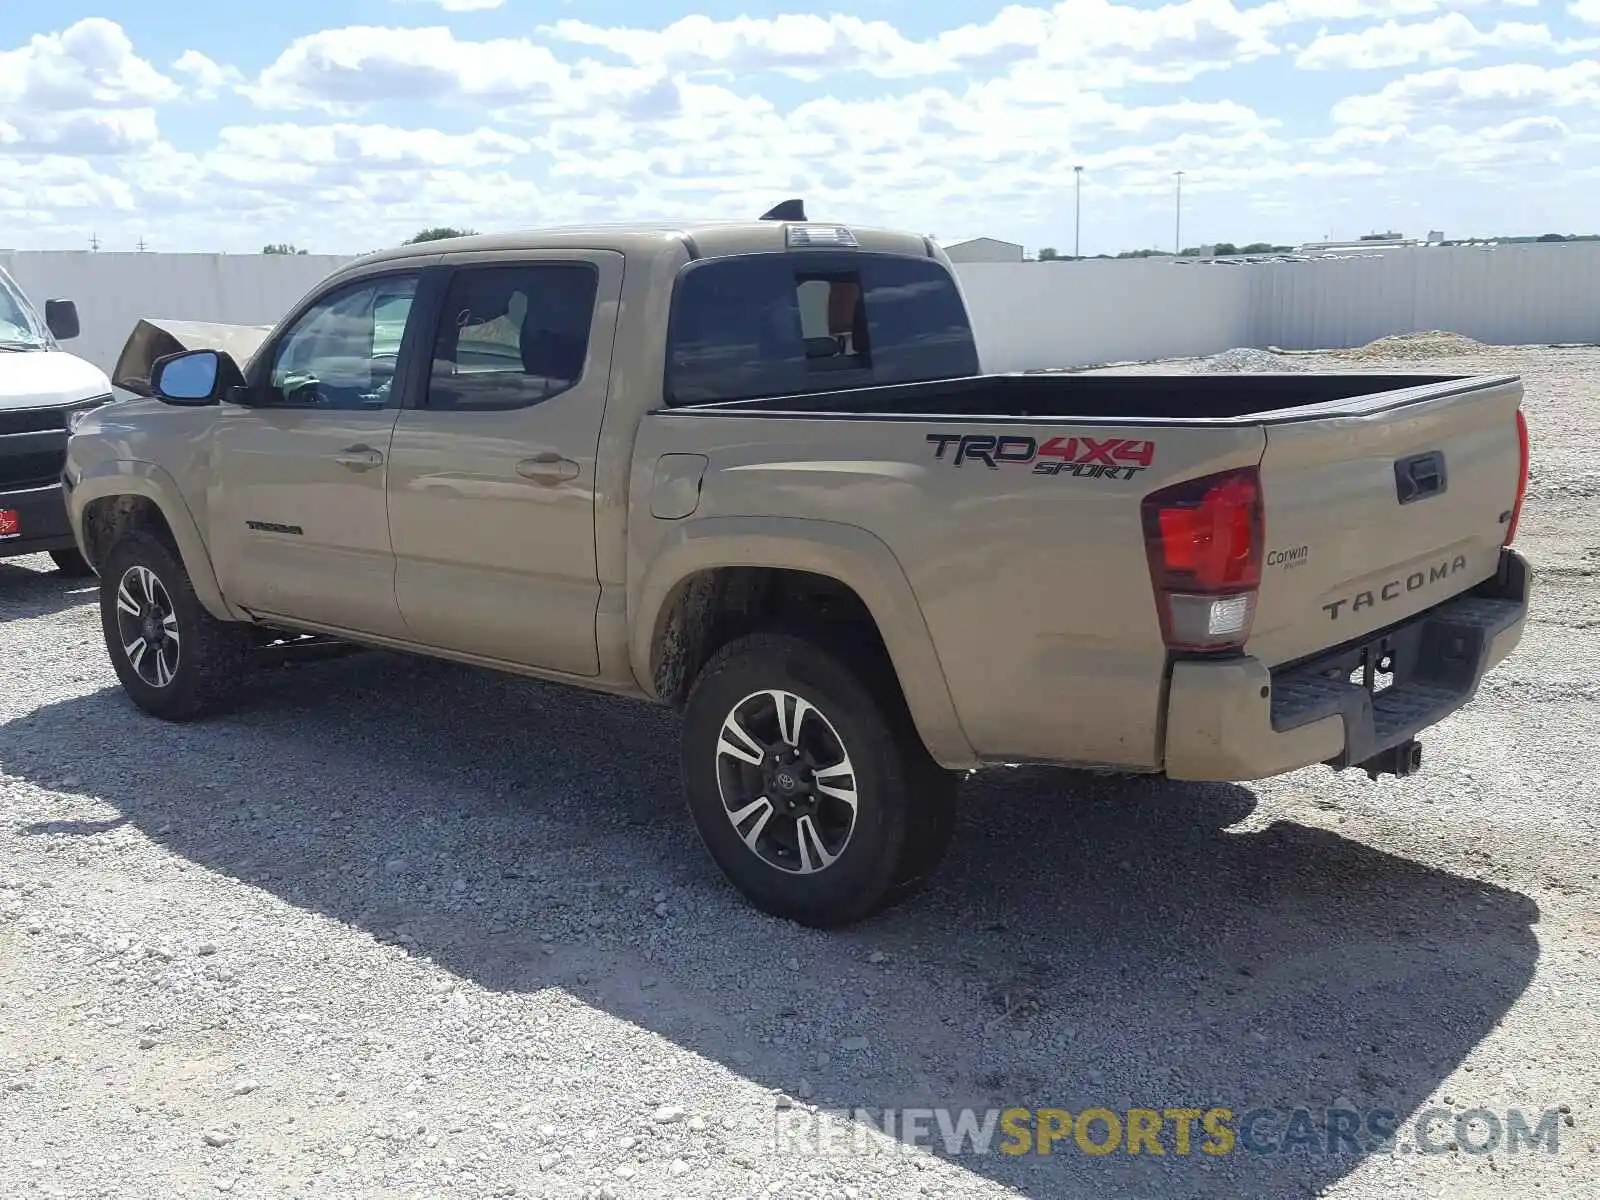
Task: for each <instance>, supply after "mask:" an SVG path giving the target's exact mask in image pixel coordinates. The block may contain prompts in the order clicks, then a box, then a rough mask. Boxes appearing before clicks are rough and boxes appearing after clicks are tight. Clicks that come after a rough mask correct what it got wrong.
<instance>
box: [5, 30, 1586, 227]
mask: <svg viewBox="0 0 1600 1200" xmlns="http://www.w3.org/2000/svg"><path fill="white" fill-rule="evenodd" d="M186 11H187V12H189V13H190V14H200V15H198V16H196V15H188V16H185V15H181V14H183V13H184V12H186ZM1075 164H1082V165H1083V166H1084V174H1083V218H1082V239H1083V242H1082V248H1083V251H1084V252H1085V253H1098V252H1107V251H1117V250H1123V249H1133V248H1137V247H1141V246H1168V245H1170V243H1171V239H1172V235H1173V217H1174V200H1175V197H1174V193H1173V172H1174V171H1177V170H1182V171H1183V172H1184V202H1183V228H1184V238H1183V240H1184V242H1185V243H1186V244H1197V243H1200V242H1203V241H1216V240H1231V241H1239V242H1244V241H1253V240H1269V241H1283V242H1294V241H1300V240H1305V239H1308V238H1314V237H1319V236H1323V235H1327V234H1332V235H1336V236H1353V235H1355V234H1359V233H1366V232H1370V231H1372V230H1376V229H1388V228H1394V229H1399V230H1401V231H1403V232H1407V233H1422V232H1426V231H1427V230H1429V229H1439V230H1443V231H1445V232H1446V233H1447V234H1450V235H1452V236H1456V235H1464V234H1468V233H1473V234H1494V233H1544V232H1551V231H1558V232H1590V231H1594V230H1596V229H1597V228H1600V220H1597V219H1596V218H1595V216H1594V215H1593V214H1594V213H1595V211H1596V210H1595V205H1594V202H1593V194H1594V190H1595V187H1596V182H1597V179H1596V177H1597V175H1600V0H1561V2H1554V3H1553V2H1550V0H1531V2H1530V0H1183V2H1180V3H1155V2H1153V0H1067V2H1066V3H1061V4H1044V3H1038V4H1011V5H1004V4H999V3H993V2H990V0H984V2H962V3H958V2H954V0H930V2H916V3H913V2H910V0H858V2H857V3H855V4H852V5H851V6H850V7H849V11H848V13H847V14H846V13H843V12H842V10H837V9H833V8H828V7H808V6H807V5H805V4H802V3H793V4H782V5H775V4H766V5H760V4H744V3H736V2H733V0H687V2H684V0H677V2H668V3H651V2H648V0H646V2H639V0H635V2H633V3H628V4H623V3H620V2H618V0H583V2H581V3H568V2H566V0H499V2H498V3H497V2H496V0H316V2H312V0H278V2H277V3H274V4H271V5H254V4H249V5H247V4H237V5H234V4H229V5H226V6H223V5H216V6H209V7H204V8H201V7H193V8H191V7H189V6H186V5H180V4H178V3H176V2H175V0H163V2H154V0H100V2H98V3H87V4H86V3H81V2H80V0H64V2H61V3H55V4H50V5H23V4H7V5H5V6H4V7H3V8H0V245H3V246H11V247H20V248H27V247H79V246H84V245H86V244H87V241H88V239H89V237H90V236H91V234H92V235H96V236H98V238H99V239H100V242H101V244H102V246H104V247H105V248H117V249H120V248H132V246H133V245H134V244H135V243H136V242H137V241H138V240H139V239H140V238H143V239H145V240H146V242H147V244H149V245H150V246H152V247H153V248H158V249H163V250H231V251H240V250H255V249H258V248H259V247H260V246H261V245H262V244H263V243H265V242H279V241H289V242H293V243H296V244H298V245H301V246H305V247H308V248H310V249H313V250H317V251H328V252H341V253H342V252H355V251H361V250H366V249H371V248H374V247H376V246H381V245H385V244H390V243H392V242H395V241H398V240H400V239H401V238H403V237H405V236H406V235H408V234H410V233H411V232H414V231H415V230H416V229H418V228H421V227H422V226H425V225H433V224H451V225H460V226H469V227H473V228H478V229H498V228H515V227H527V226H535V225H541V224H550V223H558V222H559V223H565V222H570V221H575V220H576V221H582V220H614V219H629V218H650V217H670V218H683V217H692V216H697V215H707V216H718V217H722V216H738V215H752V216H753V215H756V214H758V213H759V212H760V211H762V210H763V209H764V208H766V207H767V206H769V205H770V204H771V203H772V202H774V201H776V200H778V199H781V198H783V197H785V196H789V195H803V196H805V197H806V199H807V202H808V207H809V208H810V210H811V211H812V212H813V214H814V215H822V216H826V217H829V218H837V219H841V220H849V221H858V222H872V223H877V224H889V225H896V226H906V227H910V228H914V229H917V230H919V231H921V232H924V233H933V234H936V235H937V236H938V237H940V238H941V239H942V240H946V241H949V240H955V239H957V238H961V237H969V236H977V235H989V236H995V237H1003V238H1007V239H1010V240H1014V241H1020V242H1023V243H1024V244H1025V245H1027V246H1028V247H1029V248H1030V249H1037V248H1039V247H1041V246H1047V245H1048V246H1054V247H1057V248H1059V249H1061V250H1063V251H1069V250H1070V249H1071V246H1072V239H1073V216H1072V213H1073V173H1072V167H1073V165H1075Z"/></svg>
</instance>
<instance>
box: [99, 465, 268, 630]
mask: <svg viewBox="0 0 1600 1200" xmlns="http://www.w3.org/2000/svg"><path fill="white" fill-rule="evenodd" d="M118 496H139V497H142V498H143V499H146V500H149V501H150V502H151V503H152V504H154V505H155V506H156V508H157V509H158V510H160V512H161V515H162V517H163V518H164V519H165V520H166V522H167V528H168V529H170V530H171V531H172V537H173V540H174V541H176V542H177V544H178V553H179V555H180V556H181V557H182V559H183V567H184V570H186V571H187V572H188V573H189V581H190V583H191V584H192V585H193V586H194V594H195V597H196V599H198V600H199V601H200V603H201V604H202V605H203V606H204V607H205V610H206V611H207V612H209V613H210V614H211V615H212V616H214V617H216V618H217V619H218V620H221V621H235V620H239V619H241V614H237V613H235V612H233V611H232V610H231V609H230V608H229V607H228V602H227V601H226V600H225V599H224V598H223V595H222V587H221V585H220V584H219V583H218V582H217V572H216V568H215V567H213V566H212V563H211V554H210V552H209V551H208V550H207V549H206V543H205V539H204V538H202V537H201V536H200V526H199V525H198V524H197V523H196V522H195V519H194V514H193V513H192V512H190V511H189V505H188V504H187V503H186V502H185V501H184V498H183V492H182V491H181V490H180V489H179V488H178V483H177V480H175V479H173V477H172V476H171V475H169V474H168V473H167V472H166V471H165V470H163V469H162V468H161V467H159V466H157V465H156V464H155V463H151V462H144V461H142V460H139V459H113V460H109V461H105V462H99V463H95V464H94V465H93V466H91V467H89V468H88V469H86V470H85V471H84V473H83V474H82V475H81V476H79V478H78V480H77V482H76V483H74V484H73V485H72V491H71V494H70V498H69V499H68V502H67V503H68V510H69V513H70V516H71V519H72V534H73V537H75V538H76V539H77V542H78V549H79V550H80V551H81V552H82V553H83V554H84V556H85V557H88V550H89V546H88V539H87V537H86V536H85V530H84V514H85V513H87V512H88V509H89V505H91V504H93V503H94V502H95V501H97V500H107V499H114V498H116V497H118ZM97 565H98V564H97Z"/></svg>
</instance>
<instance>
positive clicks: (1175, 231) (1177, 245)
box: [1172, 171, 1183, 257]
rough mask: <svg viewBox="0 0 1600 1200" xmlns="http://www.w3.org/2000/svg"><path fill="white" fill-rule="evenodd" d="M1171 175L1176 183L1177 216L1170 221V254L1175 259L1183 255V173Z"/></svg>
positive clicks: (1176, 172) (1177, 172)
mask: <svg viewBox="0 0 1600 1200" xmlns="http://www.w3.org/2000/svg"><path fill="white" fill-rule="evenodd" d="M1172 175H1173V178H1174V179H1176V180H1177V181H1178V208H1177V215H1176V216H1175V217H1174V218H1173V221H1172V253H1173V256H1174V257H1176V256H1177V255H1179V254H1181V253H1183V172H1182V171H1174V172H1173V173H1172Z"/></svg>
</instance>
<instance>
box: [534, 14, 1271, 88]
mask: <svg viewBox="0 0 1600 1200" xmlns="http://www.w3.org/2000/svg"><path fill="white" fill-rule="evenodd" d="M546 32H547V33H548V34H549V35H550V36H551V37H553V38H555V39H557V40H559V41H564V42H571V43H575V44H579V45H583V46H589V47H594V48H597V49H603V50H606V51H609V52H610V53H612V54H615V55H618V56H619V57H622V58H625V59H627V60H629V61H630V62H633V63H635V64H637V65H641V66H652V67H657V68H660V69H662V70H667V71H687V72H707V71H714V72H726V73H730V74H741V73H747V72H757V71H779V72H783V73H786V74H790V75H794V76H796V77H798V78H803V79H815V78H820V77H823V76H825V75H827V74H829V73H832V72H840V71H864V72H867V73H869V74H872V75H877V76H880V77H883V78H905V77H912V76H920V75H936V74H941V73H946V72H955V71H966V70H979V69H995V68H1003V67H1007V66H1011V65H1014V64H1017V63H1022V62H1026V61H1031V60H1037V61H1041V62H1047V63H1057V64H1065V63H1075V64H1078V65H1080V66H1081V67H1083V68H1085V69H1086V70H1089V71H1093V72H1099V71H1108V72H1110V73H1112V74H1120V75H1123V76H1125V77H1145V78H1150V79H1163V78H1178V79H1186V78H1192V77H1193V76H1194V75H1196V74H1198V73H1199V72H1201V71H1203V70H1213V69H1219V68H1220V67H1223V66H1226V65H1228V64H1231V63H1234V62H1239V61H1247V60H1249V59H1253V58H1258V57H1261V56H1264V55H1268V54H1272V53H1274V52H1275V48H1274V47H1273V46H1272V44H1271V43H1270V42H1269V41H1268V40H1267V39H1266V38H1265V37H1264V36H1263V34H1262V32H1261V29H1260V23H1259V22H1258V21H1257V20H1256V19H1255V17H1254V15H1253V13H1252V12H1251V11H1250V10H1244V11H1241V10H1240V9H1239V8H1237V7H1236V6H1235V5H1234V4H1233V2H1232V0H1181V2H1180V3H1174V4H1167V5H1163V6H1162V7H1159V8H1153V9H1144V8H1131V7H1129V6H1127V5H1120V4H1115V3H1112V2H1111V0H1063V2H1062V3H1059V4H1057V5H1055V6H1054V7H1053V8H1042V7H1028V6H1022V5H1012V6H1009V7H1007V8H1003V9H1001V10H1000V12H998V13H997V14H995V16H994V17H993V18H991V19H990V20H988V21H985V22H982V23H980V24H972V25H966V26H962V27H960V28H958V29H952V30H947V31H945V32H943V33H940V34H938V35H936V36H935V37H932V38H928V39H925V40H920V41H919V40H913V39H910V38H907V37H906V36H905V35H904V34H902V33H901V32H900V31H899V30H897V29H895V28H894V26H892V25H890V24H888V23H887V22H884V21H867V20H863V19H861V18H859V17H850V16H839V15H832V16H821V15H816V14H789V15H783V16H776V17H747V16H741V17H737V18H734V19H732V20H715V19H713V18H710V17H706V16H702V15H694V16H688V17H684V18H682V19H681V20H678V21H674V22H673V23H672V24H670V25H668V26H666V27H665V28H662V29H629V28H624V29H616V28H606V27H601V26H596V25H593V24H590V23H587V22H584V21H580V20H563V21H557V22H556V23H555V24H553V25H551V26H549V27H548V28H547V30H546Z"/></svg>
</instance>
